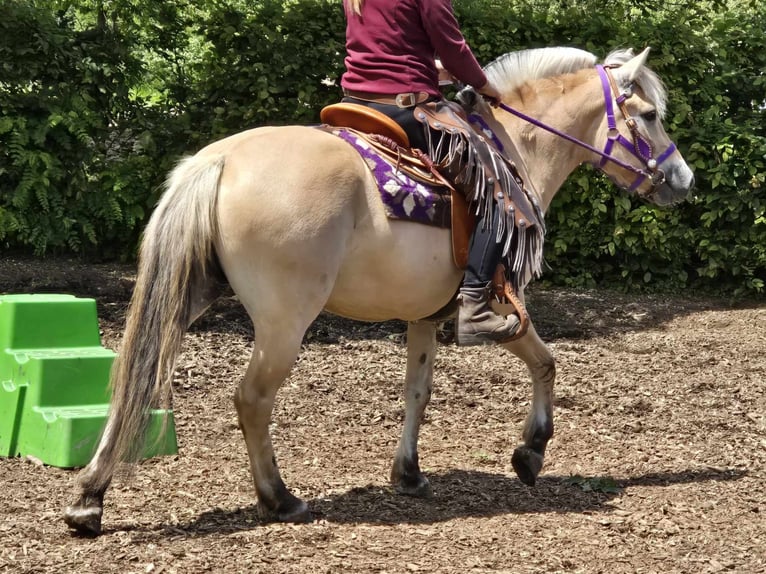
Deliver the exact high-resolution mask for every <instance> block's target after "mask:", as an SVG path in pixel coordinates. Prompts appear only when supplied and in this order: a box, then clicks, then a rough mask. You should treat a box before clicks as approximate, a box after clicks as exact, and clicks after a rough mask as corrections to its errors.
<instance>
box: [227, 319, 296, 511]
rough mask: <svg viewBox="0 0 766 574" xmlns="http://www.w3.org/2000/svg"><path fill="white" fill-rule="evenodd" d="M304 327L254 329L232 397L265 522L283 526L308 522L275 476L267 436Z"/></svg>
mask: <svg viewBox="0 0 766 574" xmlns="http://www.w3.org/2000/svg"><path fill="white" fill-rule="evenodd" d="M259 326H260V327H261V328H260V329H259V328H258V327H259ZM307 327H308V325H306V326H302V325H301V326H297V328H296V329H291V328H290V326H289V325H285V324H284V323H283V324H282V325H279V326H278V327H277V328H275V329H267V328H265V326H264V325H263V324H261V325H257V326H256V335H255V346H254V348H253V354H252V357H251V359H250V364H249V365H248V368H247V372H246V373H245V377H244V379H243V380H242V382H241V383H240V385H239V387H238V389H237V390H236V392H235V395H234V404H235V405H236V407H237V413H238V415H239V425H240V429H241V430H242V434H243V435H244V437H245V443H246V444H247V452H248V456H249V458H250V469H251V471H252V474H253V481H254V483H255V491H256V494H257V495H258V501H259V503H260V505H261V508H262V510H263V511H265V513H266V514H267V515H268V517H273V518H276V519H277V520H280V521H283V522H307V521H309V520H310V519H311V513H310V512H309V508H308V506H307V505H306V503H305V502H303V501H302V500H300V499H299V498H297V497H295V496H294V495H293V494H291V493H290V491H289V490H287V487H286V486H285V483H284V482H283V480H282V477H281V476H280V474H279V468H278V467H277V461H276V457H275V456H274V449H273V447H272V444H271V436H270V434H269V423H270V422H271V413H272V410H273V408H274V400H275V397H276V394H277V391H278V390H279V387H280V386H281V384H282V382H283V381H284V380H285V379H286V378H287V376H288V375H289V373H290V370H291V368H292V366H293V363H294V362H295V359H296V357H297V356H298V352H299V350H300V344H301V340H302V336H303V333H304V331H305V329H306V328H307Z"/></svg>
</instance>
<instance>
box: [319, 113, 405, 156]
mask: <svg viewBox="0 0 766 574" xmlns="http://www.w3.org/2000/svg"><path fill="white" fill-rule="evenodd" d="M319 119H320V120H321V121H322V123H325V124H327V125H330V126H337V127H341V128H352V129H355V130H357V131H360V132H363V133H368V134H379V135H382V136H385V137H387V138H389V139H391V140H393V141H394V142H395V143H396V144H397V145H399V146H401V147H403V148H405V149H409V147H410V138H408V137H407V133H406V132H405V131H404V129H403V128H402V126H400V125H399V124H397V123H396V122H395V121H394V120H392V119H391V118H389V117H388V116H387V115H386V114H384V113H382V112H379V111H378V110H374V109H372V108H368V107H367V106H362V105H360V104H350V103H346V102H340V103H338V104H331V105H329V106H325V107H324V108H322V110H321V111H320V112H319Z"/></svg>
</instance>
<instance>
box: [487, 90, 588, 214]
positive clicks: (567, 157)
mask: <svg viewBox="0 0 766 574" xmlns="http://www.w3.org/2000/svg"><path fill="white" fill-rule="evenodd" d="M577 96H578V97H576V98H575V97H570V98H567V97H562V95H561V92H560V91H559V92H558V93H554V92H553V91H552V90H549V91H547V92H545V91H530V93H526V92H525V93H524V94H516V95H515V96H514V97H511V98H508V100H507V104H508V105H509V106H510V107H511V108H513V109H515V110H518V111H520V112H522V113H524V114H526V115H527V116H529V117H532V118H534V119H536V120H538V121H539V122H542V123H543V124H545V125H547V126H550V127H552V128H555V129H557V130H559V131H561V132H563V133H566V134H568V135H570V136H573V137H575V138H577V139H579V140H581V141H586V142H587V141H588V140H590V139H592V134H593V132H595V131H596V130H597V128H598V122H599V120H600V118H601V115H600V112H599V111H598V110H599V108H598V105H597V104H594V103H593V98H592V97H590V96H589V97H588V98H586V99H584V98H583V97H582V96H583V94H578V95H577ZM583 101H587V102H588V103H587V104H582V102H583ZM596 101H598V100H596ZM578 102H579V103H578ZM493 115H494V117H493V118H492V122H495V123H496V125H497V126H498V128H499V130H500V133H501V134H502V136H501V139H502V140H503V145H504V146H505V147H506V150H507V157H508V158H510V159H512V160H513V161H515V162H516V163H517V167H518V168H519V172H520V174H521V176H522V178H523V179H524V182H525V184H526V185H527V187H528V188H530V189H532V190H533V191H534V193H536V194H537V197H538V200H539V201H540V205H541V206H542V208H543V211H544V212H545V211H547V210H548V206H549V205H550V203H551V201H552V200H553V197H554V196H555V195H556V193H557V192H558V190H559V189H560V188H561V186H562V185H563V183H564V181H565V180H566V179H567V177H569V176H570V175H571V174H572V172H573V171H574V170H575V169H576V168H577V166H578V165H580V164H581V163H583V161H585V160H586V158H587V157H588V154H587V152H586V151H585V150H584V149H583V148H581V147H579V146H577V145H575V144H572V143H570V142H568V141H566V140H565V139H563V138H561V137H560V136H557V135H555V134H553V133H550V132H548V131H545V130H543V129H541V128H538V127H535V126H533V125H532V124H530V123H529V122H527V121H526V120H523V119H521V118H518V117H516V116H515V115H512V114H510V113H508V112H505V111H503V110H495V111H494V112H493Z"/></svg>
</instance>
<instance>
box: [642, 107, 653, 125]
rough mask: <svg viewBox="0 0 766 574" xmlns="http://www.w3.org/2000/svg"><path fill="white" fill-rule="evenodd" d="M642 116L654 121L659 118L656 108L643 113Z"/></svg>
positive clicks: (648, 120) (646, 119)
mask: <svg viewBox="0 0 766 574" xmlns="http://www.w3.org/2000/svg"><path fill="white" fill-rule="evenodd" d="M641 117H642V118H643V119H644V121H647V122H653V121H655V120H656V119H657V112H656V111H655V110H652V111H651V112H646V113H645V114H641Z"/></svg>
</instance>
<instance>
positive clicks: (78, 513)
mask: <svg viewBox="0 0 766 574" xmlns="http://www.w3.org/2000/svg"><path fill="white" fill-rule="evenodd" d="M102 514H103V509H102V508H101V507H99V506H83V505H74V506H67V507H66V509H65V510H64V522H66V524H67V526H69V528H71V529H72V530H74V531H75V533H76V534H79V535H81V536H98V535H99V534H101V515H102Z"/></svg>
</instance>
